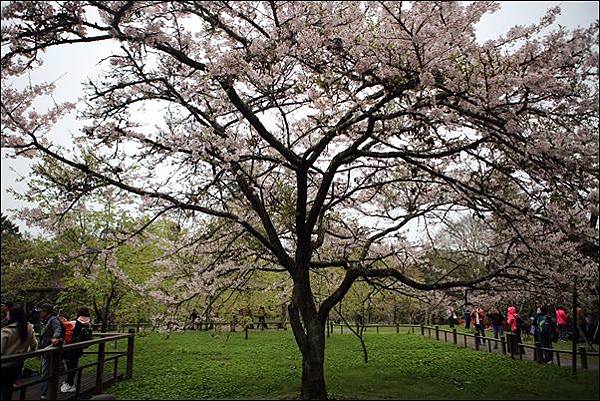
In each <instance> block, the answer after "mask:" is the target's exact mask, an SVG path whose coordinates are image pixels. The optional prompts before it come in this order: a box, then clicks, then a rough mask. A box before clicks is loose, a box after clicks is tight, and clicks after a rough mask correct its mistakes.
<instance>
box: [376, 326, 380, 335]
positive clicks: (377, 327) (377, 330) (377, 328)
mask: <svg viewBox="0 0 600 401" xmlns="http://www.w3.org/2000/svg"><path fill="white" fill-rule="evenodd" d="M375 331H376V332H377V334H379V325H377V326H375Z"/></svg>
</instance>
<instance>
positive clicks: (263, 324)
mask: <svg viewBox="0 0 600 401" xmlns="http://www.w3.org/2000/svg"><path fill="white" fill-rule="evenodd" d="M266 317H267V313H266V312H265V308H264V307H263V306H261V307H260V308H258V326H259V327H260V329H261V330H264V329H268V327H267V320H266Z"/></svg>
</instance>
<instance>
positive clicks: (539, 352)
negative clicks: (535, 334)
mask: <svg viewBox="0 0 600 401" xmlns="http://www.w3.org/2000/svg"><path fill="white" fill-rule="evenodd" d="M335 326H337V327H339V329H340V333H341V334H343V333H344V328H345V327H346V328H347V326H346V325H345V324H339V323H333V322H329V325H328V327H327V334H328V335H329V333H333V331H334V330H333V329H334V327H335ZM364 327H365V328H367V329H371V328H375V330H376V332H377V333H379V329H380V328H394V329H395V330H396V333H399V332H400V329H401V328H407V329H408V330H407V332H409V333H413V334H414V333H415V331H416V332H417V333H419V334H421V335H422V336H428V337H430V338H433V337H435V339H436V340H438V341H439V340H441V337H442V336H443V340H444V342H449V341H451V342H452V343H454V344H455V345H459V342H460V341H459V338H461V339H462V346H464V347H465V348H467V347H468V346H469V344H468V341H467V339H468V338H473V339H474V343H475V349H476V350H481V349H482V348H483V350H486V349H487V351H488V352H493V350H492V343H494V349H499V350H500V352H501V353H502V354H503V355H510V356H511V358H513V359H515V357H516V356H518V357H519V359H523V354H522V353H521V352H520V351H521V349H522V350H531V352H532V354H531V356H532V359H533V360H534V361H536V362H539V363H543V362H544V360H543V352H544V351H546V352H549V353H551V355H552V363H554V359H556V364H557V365H558V366H562V365H561V359H560V355H561V354H563V355H565V354H568V355H570V357H571V358H572V359H571V360H573V358H574V359H575V361H577V360H579V362H580V365H581V367H582V368H583V369H589V361H588V358H589V357H592V358H599V353H598V352H588V351H586V349H585V347H578V350H577V351H576V352H575V353H573V351H572V350H561V349H556V348H544V347H542V346H541V345H540V344H539V343H537V344H535V345H529V344H523V343H518V342H517V341H516V340H517V338H516V336H515V334H514V333H505V334H504V336H501V337H500V338H494V337H487V336H479V335H477V334H472V333H465V332H458V331H457V330H456V329H452V330H447V329H443V328H440V327H439V326H426V325H422V324H365V325H364ZM449 339H450V340H449ZM481 340H486V343H487V346H484V345H482V342H483V341H481ZM498 346H499V347H498ZM573 372H575V370H573Z"/></svg>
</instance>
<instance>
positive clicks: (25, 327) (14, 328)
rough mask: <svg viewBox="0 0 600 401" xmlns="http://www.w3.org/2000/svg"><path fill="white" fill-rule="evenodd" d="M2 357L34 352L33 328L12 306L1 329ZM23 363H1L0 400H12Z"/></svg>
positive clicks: (16, 307) (20, 312)
mask: <svg viewBox="0 0 600 401" xmlns="http://www.w3.org/2000/svg"><path fill="white" fill-rule="evenodd" d="M1 338H2V347H1V349H2V356H3V357H4V356H9V355H13V354H21V353H23V352H29V351H34V350H35V349H36V348H37V339H36V338H35V332H34V331H33V326H32V325H31V324H30V323H29V322H27V316H26V315H25V312H24V311H23V309H21V308H19V307H18V306H13V307H12V308H11V309H10V310H9V311H7V315H6V326H4V327H3V328H2V334H1ZM22 369H23V361H12V362H2V383H1V385H0V399H1V400H12V393H13V385H14V383H15V380H16V379H17V378H18V377H19V375H20V374H21V371H22Z"/></svg>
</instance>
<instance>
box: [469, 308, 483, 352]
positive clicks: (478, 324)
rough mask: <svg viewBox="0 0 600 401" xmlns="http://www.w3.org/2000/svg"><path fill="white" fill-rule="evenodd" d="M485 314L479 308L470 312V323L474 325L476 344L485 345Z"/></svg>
mask: <svg viewBox="0 0 600 401" xmlns="http://www.w3.org/2000/svg"><path fill="white" fill-rule="evenodd" d="M484 319H485V312H484V310H483V308H481V307H479V308H476V309H473V312H471V321H472V322H474V323H475V336H476V337H475V339H476V341H477V343H478V344H485V329H484Z"/></svg>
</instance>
